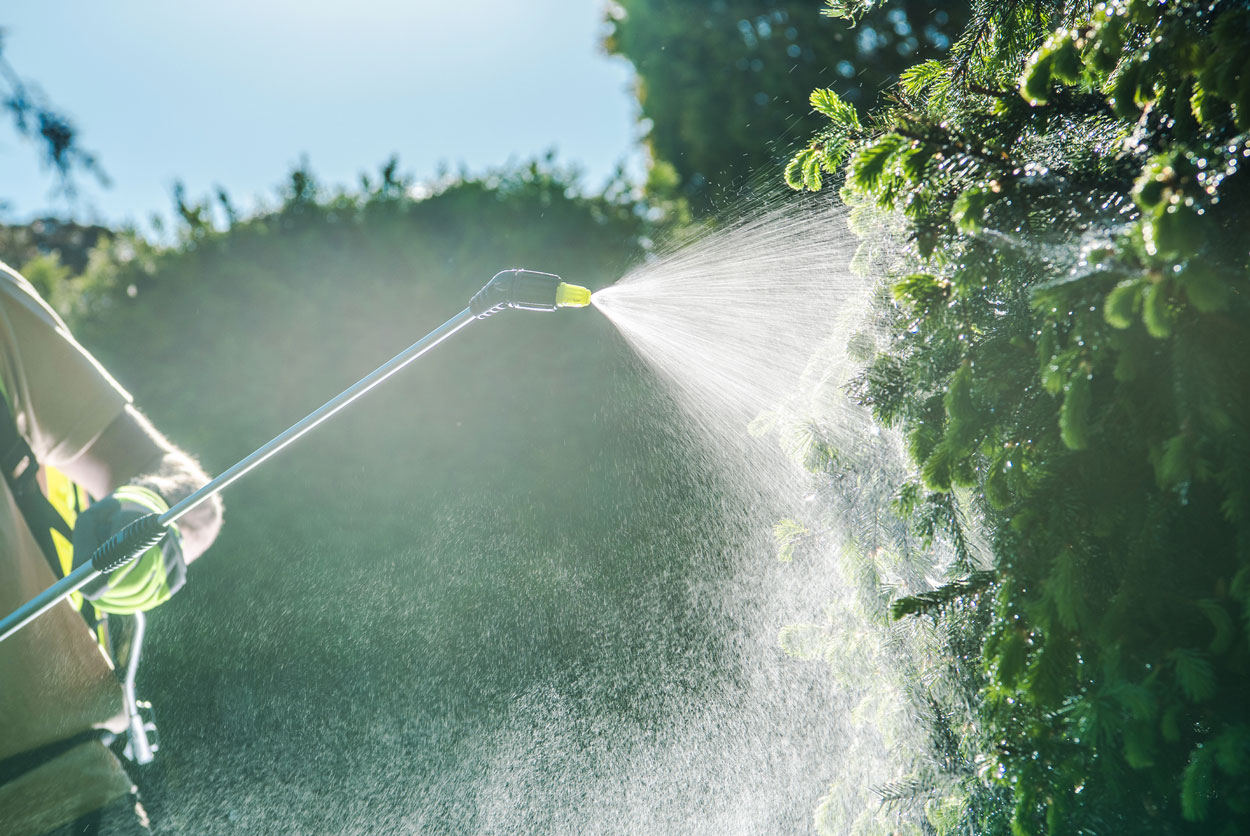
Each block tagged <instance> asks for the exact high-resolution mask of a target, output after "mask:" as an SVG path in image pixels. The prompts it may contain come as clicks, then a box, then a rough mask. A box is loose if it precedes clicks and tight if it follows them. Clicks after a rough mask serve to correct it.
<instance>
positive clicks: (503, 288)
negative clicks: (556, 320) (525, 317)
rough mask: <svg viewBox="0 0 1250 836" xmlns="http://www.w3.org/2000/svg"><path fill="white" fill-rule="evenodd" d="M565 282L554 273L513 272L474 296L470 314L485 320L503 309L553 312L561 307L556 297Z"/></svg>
mask: <svg viewBox="0 0 1250 836" xmlns="http://www.w3.org/2000/svg"><path fill="white" fill-rule="evenodd" d="M562 282H563V280H562V279H561V278H560V277H559V276H557V275H555V274H554V273H539V272H537V271H535V270H522V269H520V268H513V269H511V270H501V271H500V272H498V273H496V274H495V277H494V278H492V279H491V280H490V281H489V282H487V283H486V287H484V288H482V289H481V290H479V291H478V292H477V293H476V294H474V296H473V299H472V300H471V301H470V302H469V310H470V311H472V312H473V315H474V316H475V317H477V318H478V319H485V318H486V317H488V316H490V315H491V314H494V313H498V312H499V311H502V310H503V309H504V308H518V309H519V310H523V311H554V310H555V309H556V308H558V307H560V306H559V305H558V304H557V298H556V297H557V295H558V291H559V289H560V284H561V283H562Z"/></svg>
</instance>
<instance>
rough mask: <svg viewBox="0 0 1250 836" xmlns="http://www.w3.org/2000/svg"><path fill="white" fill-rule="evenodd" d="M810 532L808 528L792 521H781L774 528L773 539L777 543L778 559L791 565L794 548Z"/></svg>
mask: <svg viewBox="0 0 1250 836" xmlns="http://www.w3.org/2000/svg"><path fill="white" fill-rule="evenodd" d="M809 533H810V532H809V531H808V529H807V526H805V525H803V524H802V523H800V522H796V521H794V520H791V519H784V520H779V521H778V522H777V524H776V525H774V526H773V539H774V540H776V541H777V559H778V560H780V561H781V562H782V563H789V562H790V561H791V560H793V559H794V548H795V546H797V545H798V544H799V543H801V542H802V541H803V538H804V537H806V536H807V535H808V534H809Z"/></svg>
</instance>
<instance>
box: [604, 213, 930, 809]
mask: <svg viewBox="0 0 1250 836" xmlns="http://www.w3.org/2000/svg"><path fill="white" fill-rule="evenodd" d="M871 223H872V222H871V221H863V220H861V221H860V225H861V229H860V230H859V231H860V233H861V234H863V237H864V239H865V240H866V242H867V243H865V244H864V249H863V250H861V253H860V255H861V258H863V259H866V261H865V263H864V264H861V265H860V269H859V270H856V271H853V270H852V269H851V265H850V262H851V256H852V254H853V253H854V252H855V251H856V249H857V248H858V247H859V245H860V239H859V238H857V237H856V236H855V235H853V234H852V233H851V231H850V229H849V228H848V224H847V216H846V213H845V212H838V211H834V210H833V209H831V208H829V206H828V204H827V203H826V202H824V201H817V200H811V201H807V202H803V201H799V200H794V199H791V200H785V201H781V202H779V203H778V204H777V206H776V207H774V208H771V209H770V208H763V209H760V208H756V209H755V210H754V211H752V213H751V214H750V216H749V217H748V218H747V219H746V220H744V221H741V222H738V223H730V224H727V225H725V226H723V227H720V228H718V229H716V230H715V231H711V232H709V233H707V234H705V235H703V236H701V237H700V238H698V239H697V240H695V241H694V242H687V243H685V244H684V245H683V246H681V247H680V248H678V249H676V250H675V251H673V252H671V253H667V254H661V255H660V256H659V257H657V258H656V259H654V260H653V261H651V262H650V263H648V264H645V265H643V266H642V267H640V268H639V269H637V270H636V271H634V272H632V273H630V274H629V275H627V276H626V277H624V278H623V279H622V280H621V281H620V282H618V283H617V284H615V285H614V286H612V287H609V288H607V289H605V290H602V291H600V292H598V293H597V294H595V296H594V299H593V301H594V304H595V305H596V306H597V307H598V308H599V309H600V310H601V311H602V312H603V313H604V314H605V315H607V316H608V317H609V319H611V321H612V322H613V323H614V324H615V325H616V326H617V327H618V328H619V329H620V332H621V334H622V335H623V337H624V339H625V340H626V341H627V342H628V343H629V345H630V346H631V347H632V348H633V349H634V350H635V351H636V352H637V354H638V356H639V357H640V358H641V359H642V360H643V361H644V363H645V364H646V365H647V366H648V367H649V368H651V369H652V370H653V371H654V372H655V373H656V374H657V375H659V376H660V377H661V378H662V379H663V380H664V381H665V382H666V384H667V385H668V391H669V393H670V395H671V397H672V398H673V401H674V403H675V405H676V407H677V409H678V410H679V411H680V415H681V419H682V420H683V421H684V422H685V423H686V424H687V425H688V426H689V427H690V429H691V434H690V443H691V444H692V445H693V446H694V447H695V448H697V449H698V450H699V454H700V455H701V457H702V459H703V460H704V461H705V463H706V465H707V466H708V467H709V468H711V469H714V470H716V471H718V472H720V473H722V474H724V475H725V477H726V478H727V480H728V481H729V483H730V484H731V485H732V486H733V491H732V494H731V496H730V497H729V498H728V499H727V500H726V502H725V505H722V506H721V508H720V510H719V513H721V514H730V515H735V516H737V517H739V518H740V520H741V522H740V524H741V527H742V529H743V530H744V531H747V532H750V535H751V536H749V537H747V538H746V539H745V540H744V541H743V542H741V543H740V544H739V548H740V550H739V551H738V552H737V553H735V554H733V555H732V556H731V557H730V561H731V563H732V582H730V583H726V584H722V585H720V586H718V587H717V588H715V589H704V590H701V594H702V596H703V600H702V605H704V606H708V607H712V608H715V609H716V610H717V611H719V612H720V613H721V619H722V620H721V622H720V626H721V628H722V629H724V630H726V631H727V632H729V633H732V634H733V635H734V637H735V639H734V643H733V654H732V655H731V656H729V657H727V658H723V659H721V660H719V663H721V664H726V663H728V664H730V665H732V668H733V670H734V672H735V674H734V675H733V676H732V677H730V679H731V683H730V684H727V686H726V688H725V690H723V691H722V692H720V693H719V694H717V695H715V696H714V697H712V698H711V699H710V700H701V701H700V702H698V703H697V704H694V705H690V706H688V707H686V709H685V710H684V711H682V712H679V713H678V715H677V716H674V717H672V718H671V724H670V725H669V727H668V728H667V729H666V732H667V733H666V735H663V736H661V737H660V738H659V739H655V740H652V741H650V742H648V743H647V744H646V745H643V746H642V747H641V748H642V752H641V753H640V754H638V755H634V756H633V759H632V761H631V762H629V763H627V764H623V765H622V767H621V768H620V769H618V770H617V772H616V775H615V780H618V781H622V782H623V784H624V785H625V786H629V785H631V784H638V785H643V786H650V787H653V788H661V787H667V788H668V789H669V791H670V792H671V791H672V790H676V789H678V788H681V794H682V795H684V794H686V793H691V785H693V786H694V787H697V790H695V791H694V792H693V793H692V794H691V795H686V798H685V802H684V803H685V805H686V806H683V801H681V800H675V799H674V798H673V797H672V795H670V793H669V792H664V793H662V794H660V795H659V796H658V799H659V800H661V801H662V802H663V804H665V805H667V806H669V811H668V813H667V815H664V816H660V817H659V818H658V820H653V826H652V827H651V828H649V830H650V832H674V833H676V832H693V831H697V832H708V833H712V832H718V833H744V834H745V833H760V832H782V831H781V830H779V829H778V828H779V827H780V826H782V825H784V826H786V827H798V820H799V817H800V816H809V815H812V814H813V813H814V814H815V815H814V818H815V824H816V826H817V828H818V829H820V830H821V831H824V832H830V833H849V832H861V831H867V830H870V829H875V827H876V826H879V825H889V824H897V823H898V822H897V821H896V820H903V819H910V820H911V821H913V822H914V821H915V820H916V817H917V815H918V814H919V811H918V810H917V809H914V808H908V807H907V806H906V805H886V804H883V801H882V798H883V795H885V794H886V793H885V792H884V791H883V790H882V789H881V788H882V787H884V786H886V785H888V784H890V783H891V782H900V781H901V782H903V783H906V782H908V781H914V780H915V779H916V776H917V775H918V774H919V773H920V772H922V771H923V764H922V763H919V762H915V761H913V759H915V758H917V757H918V755H917V753H920V752H923V751H924V750H925V743H924V741H923V740H922V735H923V732H922V731H921V730H920V726H919V723H918V722H917V721H916V719H915V718H914V717H913V716H912V714H911V709H909V706H908V701H907V699H906V698H905V697H904V695H903V693H902V690H903V688H904V685H905V682H906V681H907V679H908V678H909V677H914V676H916V675H918V674H919V673H920V668H921V667H922V665H921V664H920V663H919V659H920V658H923V656H924V653H923V648H924V646H925V645H926V643H927V642H928V641H929V637H927V636H925V635H923V634H922V632H921V631H920V628H917V627H916V626H914V625H899V624H891V623H889V621H888V619H887V618H886V617H885V615H884V605H885V601H886V599H887V598H888V596H889V593H890V591H891V590H895V591H897V590H900V589H912V590H914V589H916V588H918V587H922V586H923V584H924V583H925V581H924V580H923V576H924V575H925V574H926V573H931V572H935V571H937V570H938V569H940V563H942V562H944V560H945V558H944V557H943V556H942V555H940V554H936V553H917V552H915V551H912V550H911V549H910V548H909V543H908V538H907V533H906V531H904V530H903V529H902V528H901V527H900V526H899V524H898V523H897V520H895V519H894V517H893V515H892V514H891V513H890V511H889V509H888V503H889V499H890V493H891V491H892V490H893V489H894V488H895V487H897V485H898V482H899V481H900V479H901V476H902V473H903V470H902V462H903V456H902V454H901V451H900V450H899V448H898V445H897V442H896V440H894V439H893V438H891V437H889V436H887V435H883V434H882V433H881V432H880V431H879V429H878V428H876V427H875V426H874V424H873V423H872V421H871V419H870V417H869V416H868V414H867V411H866V410H865V409H863V408H861V407H858V406H856V405H855V404H853V403H852V401H851V400H850V398H849V397H848V394H847V385H848V383H849V382H850V380H851V376H852V375H853V374H854V373H855V372H856V371H858V369H859V368H860V364H862V361H863V359H864V357H865V356H867V355H868V354H870V353H871V349H872V345H873V341H874V340H875V335H874V334H873V331H872V329H871V328H870V326H869V321H868V320H869V305H870V302H871V298H872V293H873V291H874V287H875V281H874V278H873V273H874V270H873V267H874V266H875V267H877V268H880V267H882V266H885V265H887V264H888V263H889V261H890V259H891V256H892V251H891V249H890V247H889V241H890V240H891V239H890V236H888V235H886V234H884V232H883V231H882V230H879V229H876V230H874V229H871V228H867V227H869V226H870V224H871ZM877 275H879V274H877ZM803 465H806V467H804V466H803ZM813 471H815V472H813ZM761 532H773V533H774V541H775V542H774V543H772V544H771V546H770V545H769V544H767V543H766V542H765V541H766V538H765V537H764V536H763V535H762V534H761ZM777 554H780V557H781V558H783V559H782V560H778V558H777V557H774V555H777ZM798 660H808V661H809V662H810V665H809V666H808V667H804V666H803V665H801V664H800V662H799V661H798ZM637 747H638V744H637V742H632V741H631V749H633V748H637ZM680 797H681V795H678V798H680ZM639 802H640V806H639V808H638V809H634V810H632V811H631V812H632V814H634V815H637V816H640V817H642V818H644V819H646V818H647V816H648V809H649V810H650V811H652V815H654V810H655V809H656V807H657V797H655V796H653V797H652V798H650V799H649V800H645V801H644V800H643V798H639ZM648 803H649V804H650V805H651V806H650V808H648V807H646V806H645V805H646V804H648ZM678 811H684V812H685V813H686V814H689V815H691V816H696V817H697V818H698V820H699V822H700V824H699V826H698V827H694V828H693V829H686V830H683V827H662V826H661V827H655V824H658V822H662V821H665V820H671V819H670V818H669V817H670V816H672V815H673V814H675V813H677V812H678ZM696 811H697V813H696ZM810 821H811V820H810V819H809V822H810ZM809 822H804V823H803V826H802V827H798V830H800V831H801V830H807V829H809V828H810V827H811V824H810V823H809ZM587 824H591V823H590V822H587ZM689 824H690V822H689V821H687V822H686V825H689ZM592 829H593V826H592Z"/></svg>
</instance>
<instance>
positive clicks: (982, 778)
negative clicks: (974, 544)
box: [788, 0, 1250, 834]
mask: <svg viewBox="0 0 1250 836" xmlns="http://www.w3.org/2000/svg"><path fill="white" fill-rule="evenodd" d="M831 5H834V6H835V9H834V10H835V11H836V12H838V13H839V14H843V15H849V16H852V17H854V16H856V15H859V14H862V13H863V12H864V11H866V10H868V9H872V8H875V7H876V6H877V4H876V3H873V2H871V0H860V2H840V3H837V4H831ZM883 5H888V4H883ZM1247 43H1250V9H1248V8H1247V7H1246V6H1245V4H1242V3H1236V2H1215V3H1210V4H1208V3H1198V2H1174V3H1155V2H1147V0H1112V1H1111V2H1106V3H1099V4H1098V5H1096V6H1093V7H1090V6H1087V5H1084V4H1062V5H1061V4H1058V3H1049V2H1026V0H1011V1H1010V2H1004V3H991V2H979V3H976V4H974V7H973V12H972V17H971V21H970V24H969V26H968V28H967V30H966V31H965V33H964V35H963V36H962V37H961V38H960V39H959V40H958V42H957V43H956V45H955V47H954V48H953V50H952V54H951V56H950V58H949V59H946V60H940V61H936V60H929V61H924V62H920V63H918V64H916V65H915V66H914V67H912V68H911V69H909V70H906V71H904V72H902V73H901V75H900V80H899V84H898V86H897V87H896V93H895V95H896V99H895V101H894V102H892V103H891V104H890V105H889V106H888V107H886V108H884V109H882V110H879V111H877V112H875V113H873V114H872V115H871V117H870V118H869V117H865V116H863V115H862V114H856V116H855V119H854V121H853V122H852V121H851V120H850V119H849V117H848V116H847V115H846V113H845V110H844V109H843V108H841V107H840V106H839V105H838V104H837V103H836V102H834V101H826V100H825V99H824V98H823V97H822V99H821V103H822V107H821V108H820V110H821V112H822V113H823V114H824V115H826V116H827V117H828V119H829V121H828V123H827V127H826V128H825V129H824V130H823V131H822V132H820V133H818V134H817V135H816V138H815V140H814V141H813V143H812V144H811V145H809V146H808V148H806V149H805V150H804V151H802V152H800V154H801V155H803V154H806V155H811V154H812V153H813V152H815V151H816V150H818V149H820V148H821V147H823V145H822V144H823V143H826V142H828V141H829V139H830V138H834V139H836V140H837V141H838V142H841V143H844V144H843V145H839V146H837V147H838V149H839V151H838V153H839V154H841V155H842V156H840V157H838V159H840V160H841V159H842V158H843V157H845V160H846V162H845V163H844V164H843V171H844V175H845V185H844V186H843V188H842V192H841V194H842V197H843V199H844V200H845V201H846V202H847V203H849V204H850V205H851V206H852V207H859V206H869V205H871V206H876V207H883V208H886V209H889V210H892V211H894V212H896V213H898V215H899V216H901V217H902V218H903V219H904V220H905V222H906V225H907V240H906V241H905V242H903V243H904V245H905V246H906V247H907V249H908V250H909V256H908V258H907V259H905V260H904V262H905V263H904V264H903V265H902V266H901V268H900V269H899V270H898V271H897V273H896V274H894V275H892V276H890V277H889V282H890V284H891V287H892V291H893V293H892V299H891V300H890V301H889V302H887V303H886V304H885V306H884V307H883V309H882V311H881V315H882V317H883V318H884V319H885V321H886V322H887V323H888V324H889V326H890V327H891V328H892V330H893V332H894V334H893V339H891V340H887V341H882V343H881V344H882V345H883V346H885V348H884V350H883V351H882V353H881V354H880V355H879V356H878V357H877V358H876V359H875V360H874V361H873V362H872V364H871V366H870V368H869V369H868V370H867V371H866V372H865V375H864V380H865V391H864V400H865V402H867V403H869V404H871V406H872V408H873V410H874V412H875V414H876V415H877V417H878V419H879V420H881V421H882V422H884V423H886V424H889V425H891V426H894V427H897V428H898V429H899V430H900V431H902V432H903V433H904V434H905V436H906V438H907V440H908V448H909V451H910V453H911V455H912V458H913V459H914V461H915V464H916V467H917V473H918V476H919V477H920V479H919V481H918V482H917V483H915V484H912V485H911V486H909V487H908V489H907V490H906V491H904V493H903V494H901V495H900V502H899V508H900V511H902V512H903V513H906V514H908V515H910V517H911V518H912V520H913V522H914V524H915V525H916V526H917V528H918V529H919V530H920V531H921V533H925V534H926V536H933V534H934V532H936V531H945V532H956V533H957V532H958V531H960V529H961V526H960V525H959V523H958V521H957V519H956V518H954V517H949V516H947V517H943V516H941V515H935V513H934V509H935V508H942V507H947V508H953V507H956V506H955V505H952V504H951V499H950V498H951V497H953V496H954V495H955V492H956V491H966V492H969V493H970V497H971V498H970V499H969V501H968V504H969V505H970V507H971V508H972V509H974V511H975V513H976V514H977V516H978V517H979V518H980V519H982V520H984V525H985V531H986V535H987V537H988V538H989V541H990V545H991V547H992V550H993V555H994V567H993V570H992V578H993V582H992V585H991V586H989V587H986V586H985V585H984V584H973V583H972V578H973V577H975V576H972V575H969V573H968V568H967V567H966V566H965V567H962V568H960V569H959V570H957V571H956V572H955V574H954V578H953V580H952V581H951V582H950V583H948V584H947V585H946V586H944V587H942V588H940V589H938V590H935V591H933V592H930V593H925V594H924V595H918V596H913V597H911V598H904V599H901V600H899V601H897V602H895V604H894V614H895V615H896V616H904V615H920V614H929V615H934V616H936V617H937V618H938V619H939V620H940V621H943V622H945V623H946V624H947V626H948V629H949V630H950V631H951V632H952V635H956V634H960V635H962V639H963V640H964V641H966V642H968V643H970V644H972V645H973V646H974V647H976V648H977V649H978V653H979V656H980V660H981V661H980V664H981V670H982V673H983V676H984V680H983V685H982V688H981V693H980V702H979V705H978V707H977V709H976V714H977V715H978V717H977V720H976V724H975V725H977V726H979V730H978V731H975V732H970V735H971V737H972V739H971V740H970V741H969V743H968V745H971V746H975V747H978V748H979V749H980V750H981V751H980V755H979V758H980V763H981V764H982V767H981V769H980V770H979V771H978V773H977V776H976V777H973V778H965V779H962V780H963V781H964V785H965V789H966V790H967V792H968V793H969V796H968V797H969V798H970V799H971V801H970V805H969V810H971V811H973V812H969V813H968V818H967V819H965V821H966V822H968V823H975V828H974V832H1007V831H1011V832H1018V833H1029V834H1033V833H1038V832H1043V831H1047V830H1049V831H1050V832H1081V831H1082V829H1088V830H1090V831H1097V832H1103V831H1106V830H1108V829H1109V830H1110V831H1112V832H1134V833H1190V832H1192V833H1207V832H1236V831H1237V830H1238V829H1240V830H1243V831H1244V830H1245V829H1247V828H1250V805H1247V804H1246V803H1244V801H1243V799H1245V798H1247V797H1250V781H1247V774H1248V773H1250V751H1248V750H1247V748H1246V745H1247V738H1246V734H1247V733H1246V728H1247V714H1248V712H1250V703H1248V702H1247V700H1246V694H1250V641H1248V640H1250V477H1248V476H1247V475H1246V474H1248V473H1250V439H1248V438H1247V436H1246V435H1245V428H1246V427H1248V426H1250V367H1248V366H1247V365H1246V364H1245V363H1244V362H1241V358H1243V357H1247V356H1250V249H1248V248H1247V247H1246V244H1245V232H1244V230H1245V229H1246V228H1247V227H1248V225H1250V181H1248V176H1247V171H1246V166H1247V162H1246V161H1247V160H1248V159H1250V123H1248V122H1247V115H1248V114H1250V51H1247V50H1246V44H1247ZM864 126H868V127H867V128H865V127H864ZM803 159H804V160H805V163H804V164H806V165H810V162H806V161H807V160H809V159H810V157H808V156H805V157H804V158H803ZM804 164H800V166H799V167H798V169H796V170H797V171H799V172H802V170H803V165H804ZM827 179H828V178H827V177H824V178H813V177H804V176H800V177H794V178H789V179H788V182H789V183H790V185H791V186H792V187H794V188H806V189H814V188H821V187H823V186H824V183H825V181H827ZM868 245H875V242H866V244H865V246H868ZM941 497H946V498H947V499H946V503H947V504H946V505H945V506H943V505H942V503H941V502H940V501H938V498H941ZM961 504H962V501H961ZM984 577H986V578H989V577H991V575H988V574H987V575H986V576H984ZM988 589H992V590H993V594H992V595H990V594H988V592H987V590H988ZM977 602H980V603H977ZM969 608H972V609H973V610H974V611H976V612H978V613H980V615H981V618H980V620H978V619H972V620H968V619H967V618H963V617H961V616H959V613H961V612H964V611H966V610H968V609H969ZM1221 753H1224V754H1221ZM1004 792H1005V793H1006V794H1007V796H1008V797H1009V799H1010V800H1009V801H1008V802H1007V803H1006V804H1004V805H996V804H993V803H989V801H988V800H989V799H995V798H1001V797H1002V796H1001V795H1000V794H1001V793H1004ZM983 801H985V803H982V802H983ZM1143 801H1144V802H1145V806H1144V807H1143Z"/></svg>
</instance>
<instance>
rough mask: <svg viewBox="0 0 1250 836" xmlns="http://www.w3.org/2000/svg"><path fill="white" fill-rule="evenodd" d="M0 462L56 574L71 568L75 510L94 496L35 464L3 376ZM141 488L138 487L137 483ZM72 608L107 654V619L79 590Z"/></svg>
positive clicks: (72, 599)
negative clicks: (10, 400)
mask: <svg viewBox="0 0 1250 836" xmlns="http://www.w3.org/2000/svg"><path fill="white" fill-rule="evenodd" d="M0 467H2V468H3V469H4V478H5V480H6V481H7V482H8V483H9V489H10V490H11V491H12V492H13V498H14V500H16V502H17V507H18V509H19V510H20V511H21V512H22V518H23V519H24V520H25V522H26V526H27V528H29V529H30V532H31V534H32V535H33V537H34V540H35V542H36V543H38V544H39V547H40V549H41V550H42V551H43V553H44V558H45V559H46V560H47V561H48V566H49V567H50V568H51V569H52V573H53V574H54V575H56V576H57V577H58V578H63V577H65V576H66V575H68V574H69V573H70V572H71V571H72V570H73V568H74V543H73V541H72V539H71V538H72V536H73V531H74V523H75V522H77V520H78V514H79V513H81V512H82V511H84V510H86V508H87V507H88V506H89V505H91V503H92V502H93V501H94V500H93V499H92V497H91V495H90V494H89V493H87V490H86V488H84V487H82V486H81V485H79V484H77V483H76V482H74V481H73V480H72V479H70V478H69V477H68V476H66V475H65V474H64V473H62V472H61V471H60V470H58V469H56V468H55V467H52V466H50V465H44V466H40V464H39V462H38V461H37V460H36V459H35V454H34V452H33V451H32V450H31V449H30V445H29V443H28V442H27V441H26V439H25V438H24V437H23V436H22V435H21V433H19V432H18V429H17V422H16V420H15V419H14V416H13V410H12V407H11V405H10V404H9V399H8V393H7V392H6V391H5V388H4V382H3V381H0ZM140 490H142V489H140ZM68 600H69V602H70V604H71V605H72V606H73V607H74V609H76V610H78V611H79V612H80V613H82V615H83V618H84V619H85V620H86V622H87V625H88V626H89V627H90V628H91V629H92V630H93V631H94V632H95V634H96V640H97V641H98V642H99V643H100V647H102V648H103V649H104V651H105V654H106V655H108V656H109V657H110V658H111V657H112V653H111V652H110V651H111V648H110V647H109V638H108V621H107V618H106V617H105V614H104V613H101V612H97V611H96V609H95V607H93V606H84V604H85V603H86V602H85V600H84V599H83V596H82V593H81V592H74V593H72V594H71V595H70V597H69V599H68Z"/></svg>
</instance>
